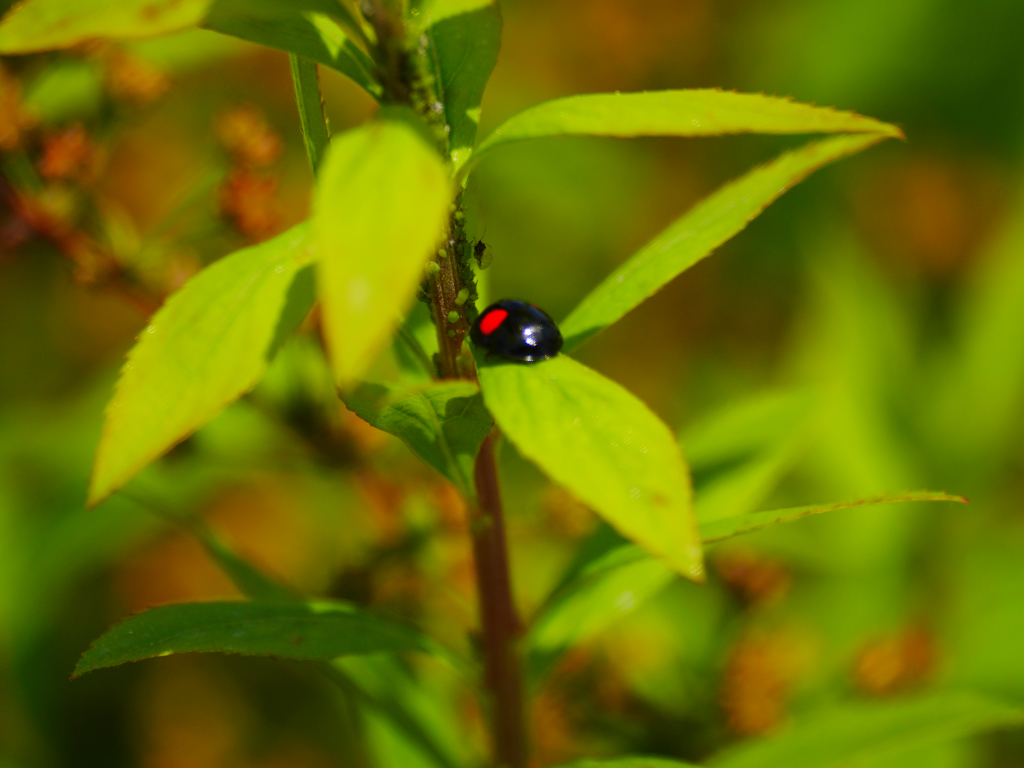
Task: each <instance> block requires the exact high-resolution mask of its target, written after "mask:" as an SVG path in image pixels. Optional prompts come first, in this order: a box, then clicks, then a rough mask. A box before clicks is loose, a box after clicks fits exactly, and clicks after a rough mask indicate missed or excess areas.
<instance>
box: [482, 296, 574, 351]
mask: <svg viewBox="0 0 1024 768" xmlns="http://www.w3.org/2000/svg"><path fill="white" fill-rule="evenodd" d="M469 338H470V339H472V340H473V344H474V345H475V346H477V347H479V348H480V349H484V350H487V354H488V356H490V355H498V356H499V357H504V358H505V359H506V360H517V361H519V362H524V363H533V362H536V361H538V360H547V359H548V358H549V357H554V356H555V355H557V354H558V350H560V349H561V348H562V332H561V331H559V330H558V326H557V325H555V321H554V320H552V319H551V318H550V317H548V315H547V313H546V312H544V310H542V309H540V308H539V307H535V306H534V305H533V304H530V303H528V302H525V301H517V300H515V299H502V300H501V301H496V302H494V303H493V304H491V305H490V306H489V307H487V309H485V310H484V311H483V312H481V313H480V316H479V317H477V319H476V322H475V323H473V327H472V328H471V329H470V331H469Z"/></svg>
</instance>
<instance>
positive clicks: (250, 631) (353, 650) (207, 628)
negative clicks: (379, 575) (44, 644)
mask: <svg viewBox="0 0 1024 768" xmlns="http://www.w3.org/2000/svg"><path fill="white" fill-rule="evenodd" d="M429 645H430V643H429V641H428V639H427V638H426V637H424V636H423V635H421V634H420V633H419V632H417V631H416V630H414V629H412V628H410V627H405V626H402V625H400V624H395V623H393V622H389V621H385V620H384V619H380V618H377V617H376V616H372V615H370V614H367V613H363V612H361V611H357V610H355V609H354V608H350V607H348V606H344V605H341V604H337V603H310V604H306V603H296V602H244V601H236V602H211V603H181V604H179V605H165V606H161V607H159V608H153V609H151V610H148V611H145V612H143V613H140V614H137V615H135V616H132V617H131V618H129V619H125V620H124V621H122V622H121V623H120V624H117V625H115V626H114V627H113V628H112V629H110V630H108V631H107V633H106V634H104V635H103V636H102V637H101V638H100V639H99V640H97V641H96V642H95V643H93V644H92V646H91V647H90V648H89V650H88V651H86V652H85V653H84V654H82V658H81V659H80V660H79V662H78V665H77V666H76V667H75V673H74V675H73V677H78V676H79V675H82V674H85V673H86V672H91V671H93V670H94V669H100V668H102V667H115V666H117V665H119V664H124V663H126V662H129V661H140V660H141V659H151V658H153V657H156V656H169V655H171V654H174V653H210V652H220V653H241V654H244V655H247V656H274V657H276V658H280V659H302V660H314V659H319V660H323V661H328V660H330V659H334V658H337V657H338V656H345V655H349V654H363V653H378V652H382V651H412V650H420V651H423V650H427V649H428V647H429Z"/></svg>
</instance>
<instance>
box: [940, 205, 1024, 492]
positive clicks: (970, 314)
mask: <svg viewBox="0 0 1024 768" xmlns="http://www.w3.org/2000/svg"><path fill="white" fill-rule="evenodd" d="M1022 253H1024V195H1022V196H1020V197H1019V198H1018V200H1017V202H1016V203H1015V205H1014V207H1013V213H1012V214H1010V215H1009V216H1007V225H1006V227H1005V230H1004V231H1003V232H1002V233H1000V235H999V237H998V238H996V240H995V241H994V243H993V245H992V247H991V248H990V250H989V252H988V253H987V254H985V255H984V257H983V259H982V260H981V264H980V267H979V268H978V269H977V270H976V271H975V273H974V274H973V275H972V276H971V279H970V281H969V283H968V285H967V290H966V291H965V292H964V293H965V296H964V298H963V300H962V301H961V306H960V308H959V309H960V311H959V312H958V313H957V316H956V318H955V322H956V327H955V328H954V332H955V337H954V342H955V343H954V345H952V346H953V348H952V349H951V350H949V352H948V353H946V354H943V355H942V356H941V357H938V359H937V360H936V365H935V368H934V371H933V372H932V373H931V374H930V375H926V376H925V379H924V386H923V394H924V395H925V396H926V397H927V398H928V399H929V405H928V407H925V408H922V409H921V416H922V418H923V419H924V420H925V423H926V426H927V427H928V428H929V434H928V442H929V444H931V445H933V446H936V447H938V446H941V447H942V449H943V453H945V454H946V457H944V458H945V460H946V462H948V464H947V465H948V466H949V467H950V468H951V469H953V470H954V471H957V472H958V473H963V472H964V471H965V470H966V471H968V472H971V471H973V472H980V473H983V474H982V475H981V478H980V479H979V480H976V481H975V482H979V483H986V482H987V481H988V480H987V478H988V477H989V476H988V474H987V473H988V472H993V471H995V472H998V471H999V467H1000V466H1001V463H1002V461H1003V459H1002V457H1004V456H1005V455H1006V454H1007V452H1008V451H1010V450H1012V448H1010V447H1009V446H1010V444H1011V443H1012V442H1013V441H1015V440H1016V439H1017V436H1018V435H1019V431H1020V427H1019V425H1020V416H1021V413H1022V412H1024V332H1022V331H1024V258H1021V254H1022ZM964 403H970V404H971V406H970V408H964V407H963V404H964Z"/></svg>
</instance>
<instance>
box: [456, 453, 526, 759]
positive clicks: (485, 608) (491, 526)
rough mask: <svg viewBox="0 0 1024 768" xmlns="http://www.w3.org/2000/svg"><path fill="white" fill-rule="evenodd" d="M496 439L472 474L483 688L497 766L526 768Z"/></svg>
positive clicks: (520, 680) (479, 457)
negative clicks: (487, 698) (487, 702)
mask: <svg viewBox="0 0 1024 768" xmlns="http://www.w3.org/2000/svg"><path fill="white" fill-rule="evenodd" d="M493 439H494V435H493V433H492V434H491V435H488V436H487V437H486V438H485V439H484V442H483V445H481V446H480V453H479V454H478V455H477V458H476V465H475V467H474V473H473V474H474V479H475V481H476V492H477V496H478V498H479V506H478V507H474V508H473V511H472V512H471V513H470V532H471V535H472V537H473V557H474V559H475V560H476V582H477V598H478V600H479V603H480V622H481V624H482V629H483V647H484V683H485V685H486V686H487V693H488V697H489V698H490V701H489V704H490V719H491V737H492V739H493V742H494V744H493V747H494V758H495V764H496V766H498V767H499V768H526V762H527V750H526V709H525V704H524V701H523V678H522V670H521V669H520V665H519V653H518V649H517V647H516V644H517V640H518V637H519V629H520V625H519V619H518V618H517V616H516V609H515V604H514V602H513V599H512V583H511V579H510V578H509V567H508V545H507V543H506V541H505V522H504V519H503V517H502V509H501V493H500V491H499V488H498V473H497V467H496V465H495V461H494V446H493V442H492V441H493Z"/></svg>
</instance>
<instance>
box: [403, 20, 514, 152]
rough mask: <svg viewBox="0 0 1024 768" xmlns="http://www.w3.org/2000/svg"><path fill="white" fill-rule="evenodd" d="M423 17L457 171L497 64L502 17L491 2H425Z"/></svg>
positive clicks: (470, 143)
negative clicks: (485, 90) (433, 57)
mask: <svg viewBox="0 0 1024 768" xmlns="http://www.w3.org/2000/svg"><path fill="white" fill-rule="evenodd" d="M422 14H423V15H424V16H425V17H426V19H427V24H428V25H429V26H428V28H427V35H428V38H429V40H430V47H431V51H432V52H433V54H434V55H435V57H436V59H435V64H436V68H437V70H438V72H437V80H438V84H439V88H438V91H439V92H440V94H441V99H442V101H443V102H444V112H445V121H446V122H447V123H448V125H449V126H450V127H451V132H450V133H449V135H448V146H449V152H450V153H451V157H452V161H453V162H454V163H455V167H456V168H458V167H459V166H461V165H462V164H463V163H465V161H466V160H467V159H468V158H469V154H470V151H471V150H472V148H473V144H474V142H475V141H476V131H477V126H478V125H479V123H480V101H481V100H482V99H483V95H484V88H485V87H486V86H487V81H488V80H489V79H490V77H491V71H492V70H493V69H494V65H495V64H496V63H497V61H498V46H499V45H500V43H501V13H500V11H499V10H498V4H497V3H496V2H494V0H429V1H428V2H427V3H425V4H424V8H423V10H422Z"/></svg>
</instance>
